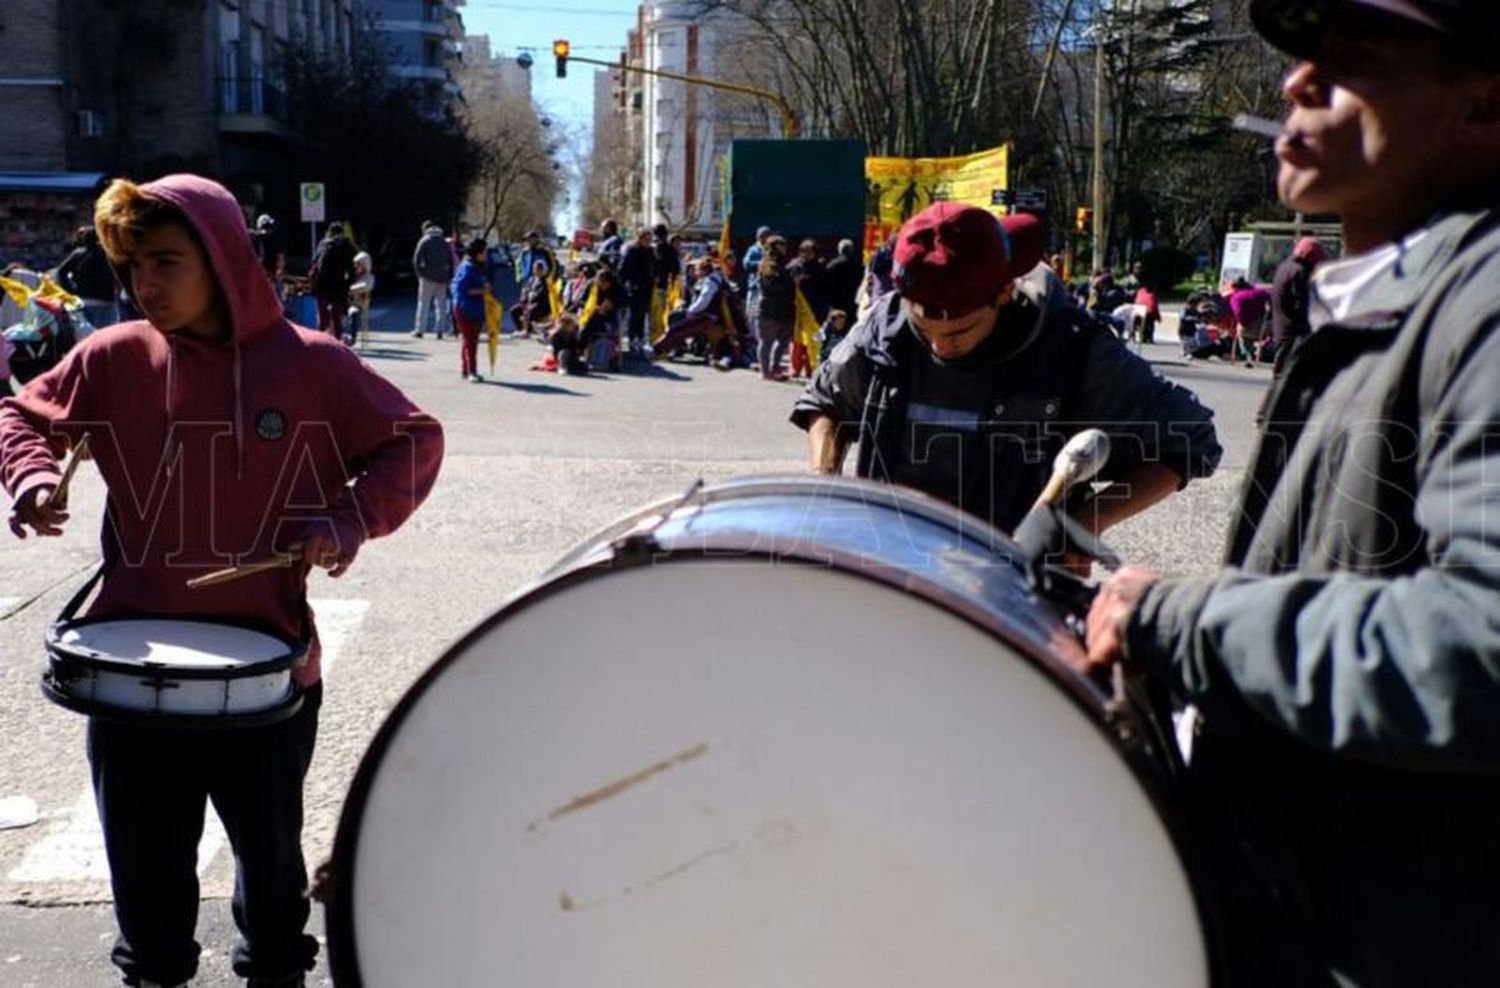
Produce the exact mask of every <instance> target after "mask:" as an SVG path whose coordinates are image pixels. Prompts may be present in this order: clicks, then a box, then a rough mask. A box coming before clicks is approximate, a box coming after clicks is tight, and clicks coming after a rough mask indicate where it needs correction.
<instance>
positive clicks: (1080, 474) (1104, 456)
mask: <svg viewBox="0 0 1500 988" xmlns="http://www.w3.org/2000/svg"><path fill="white" fill-rule="evenodd" d="M1107 462H1109V436H1108V435H1107V434H1105V433H1104V432H1103V431H1102V430H1100V429H1084V430H1083V431H1082V432H1080V433H1078V434H1077V435H1075V436H1074V437H1073V438H1072V439H1069V440H1068V443H1067V445H1066V446H1064V447H1063V448H1062V449H1061V450H1060V451H1059V452H1058V454H1057V458H1056V459H1054V460H1053V461H1052V476H1051V477H1049V478H1047V486H1046V487H1044V488H1042V493H1041V494H1039V495H1037V499H1036V503H1035V504H1033V505H1032V506H1031V510H1032V511H1035V510H1036V509H1038V508H1041V507H1044V506H1049V505H1055V504H1059V503H1061V501H1062V499H1063V496H1064V495H1065V494H1067V493H1068V488H1070V487H1072V486H1073V485H1074V484H1081V483H1083V482H1084V481H1087V480H1092V479H1093V478H1094V475H1095V474H1097V473H1098V472H1099V471H1100V470H1102V469H1104V464H1105V463H1107Z"/></svg>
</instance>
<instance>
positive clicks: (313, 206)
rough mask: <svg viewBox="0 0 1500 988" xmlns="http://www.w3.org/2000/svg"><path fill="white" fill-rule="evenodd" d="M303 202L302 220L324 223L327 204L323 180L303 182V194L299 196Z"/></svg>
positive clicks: (299, 199)
mask: <svg viewBox="0 0 1500 988" xmlns="http://www.w3.org/2000/svg"><path fill="white" fill-rule="evenodd" d="M297 200H298V202H300V203H301V204H302V222H304V223H322V222H323V221H324V220H325V219H326V217H325V216H324V215H323V207H324V206H325V205H326V203H325V202H324V198H323V183H322V182H303V183H302V194H301V195H300V196H298V197H297Z"/></svg>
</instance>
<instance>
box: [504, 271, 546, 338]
mask: <svg viewBox="0 0 1500 988" xmlns="http://www.w3.org/2000/svg"><path fill="white" fill-rule="evenodd" d="M552 317H553V312H552V294H551V292H550V291H548V289H547V265H546V263H545V262H543V261H540V260H538V261H535V262H533V263H532V267H531V277H529V278H527V279H526V284H525V286H524V287H523V288H522V289H521V299H520V301H518V302H517V303H516V304H515V305H513V306H511V307H510V318H511V321H512V322H514V323H515V324H516V328H517V329H519V330H520V331H521V335H522V336H530V335H531V334H532V332H533V331H534V330H536V329H539V328H540V327H541V325H542V324H544V323H546V322H547V321H548V320H550V319H551V318H552Z"/></svg>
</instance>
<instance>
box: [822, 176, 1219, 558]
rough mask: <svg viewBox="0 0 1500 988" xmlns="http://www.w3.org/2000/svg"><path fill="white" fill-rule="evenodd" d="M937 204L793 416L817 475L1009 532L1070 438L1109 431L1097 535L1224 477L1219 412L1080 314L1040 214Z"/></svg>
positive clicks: (1095, 505)
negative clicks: (1189, 486) (877, 484)
mask: <svg viewBox="0 0 1500 988" xmlns="http://www.w3.org/2000/svg"><path fill="white" fill-rule="evenodd" d="M1003 224H1004V226H1003V228H1002V225H1001V221H997V220H996V219H995V217H994V216H992V215H991V214H989V213H987V212H985V211H984V210H982V209H978V208H975V207H973V206H963V205H959V204H957V203H946V202H945V203H938V204H936V205H933V206H930V207H929V208H928V209H926V210H924V211H923V212H921V213H919V214H918V215H916V216H914V217H913V218H912V219H911V220H909V221H908V222H907V224H906V225H905V226H904V227H903V228H902V230H901V236H900V239H899V241H898V243H897V245H896V252H895V264H896V269H897V270H898V271H900V272H901V275H900V277H899V287H898V289H897V291H896V292H893V293H891V294H890V295H887V296H886V297H884V298H883V299H881V300H880V301H879V302H878V303H877V304H876V306H875V308H874V309H873V310H871V312H870V314H869V315H868V316H867V317H866V318H865V319H864V320H863V321H862V322H861V323H860V324H859V325H858V326H856V327H855V328H854V329H853V330H852V331H851V332H850V334H849V336H848V337H846V338H845V339H844V341H843V342H842V343H841V344H839V346H838V347H837V348H836V349H835V350H834V352H833V353H832V354H830V355H828V356H827V357H826V358H825V360H824V362H823V363H822V364H821V365H819V367H818V371H817V374H816V375H815V376H814V378H813V380H812V383H811V384H810V385H808V388H807V391H806V392H805V393H804V394H803V395H802V397H801V398H799V399H798V401H797V403H796V406H795V408H794V409H793V412H792V421H793V423H795V424H796V425H798V426H800V427H802V428H804V429H806V430H808V436H809V441H810V451H811V461H812V467H813V469H814V470H817V471H820V472H826V473H837V472H838V471H839V470H840V468H841V465H842V462H843V458H844V453H845V450H846V449H847V448H848V446H849V444H850V443H851V442H853V441H854V440H856V439H857V440H858V441H859V446H860V453H859V463H858V469H857V473H858V474H859V475H860V476H861V477H873V478H876V479H880V480H886V481H889V482H892V483H898V484H904V485H906V486H908V487H914V488H916V489H918V490H921V491H924V492H926V493H928V494H931V495H932V496H933V497H936V498H939V499H941V500H943V501H947V502H948V503H950V504H952V505H954V506H956V507H959V508H962V509H963V510H965V511H967V512H969V513H970V514H973V515H976V516H978V517H979V518H982V519H984V520H985V521H987V522H989V523H990V524H992V525H995V526H996V527H998V528H1001V529H1003V530H1006V531H1010V530H1012V529H1013V528H1014V527H1015V526H1016V524H1017V523H1018V522H1019V521H1020V520H1021V518H1022V517H1023V516H1024V515H1025V514H1026V511H1027V510H1028V509H1029V508H1030V506H1031V505H1032V503H1033V502H1034V501H1035V500H1036V497H1037V495H1038V494H1040V493H1041V491H1042V488H1043V487H1044V486H1045V485H1046V483H1047V479H1048V475H1049V473H1050V469H1051V464H1052V460H1053V458H1054V456H1055V455H1056V454H1057V452H1058V450H1059V449H1060V448H1061V447H1062V445H1063V443H1064V442H1066V441H1067V439H1068V437H1069V436H1070V435H1071V434H1072V433H1074V432H1077V431H1079V430H1082V429H1085V428H1089V427H1097V428H1101V429H1104V430H1106V431H1107V432H1110V433H1112V435H1113V438H1114V439H1115V440H1116V441H1115V442H1114V443H1113V444H1112V445H1113V446H1114V448H1115V449H1116V451H1117V452H1116V454H1115V455H1114V456H1113V457H1112V458H1111V460H1110V462H1109V464H1108V465H1107V466H1106V468H1105V471H1104V473H1103V474H1101V478H1102V479H1105V480H1109V481H1114V482H1115V486H1114V487H1113V488H1112V489H1110V490H1106V491H1105V492H1103V493H1102V494H1101V495H1100V496H1099V497H1098V498H1097V499H1095V500H1094V501H1092V502H1091V503H1089V504H1082V503H1080V504H1079V505H1077V506H1076V512H1077V514H1078V515H1079V516H1080V518H1081V520H1083V521H1084V522H1085V524H1087V525H1089V526H1090V527H1092V528H1093V529H1094V530H1095V531H1100V530H1102V529H1104V528H1106V527H1108V526H1109V525H1112V524H1114V523H1115V522H1118V521H1120V520H1123V519H1124V518H1127V517H1129V516H1131V515H1133V514H1135V513H1137V512H1139V511H1142V510H1144V509H1145V508H1147V507H1149V506H1150V505H1151V504H1153V503H1155V502H1156V501H1158V500H1160V499H1161V498H1163V497H1166V496H1167V495H1168V494H1170V493H1171V492H1173V491H1175V490H1177V489H1179V488H1180V487H1182V486H1183V485H1184V484H1185V483H1186V482H1187V481H1189V480H1191V479H1193V478H1195V477H1203V476H1207V475H1208V474H1210V473H1212V472H1213V470H1214V468H1215V466H1216V465H1217V464H1218V461H1219V456H1220V448H1219V444H1218V440H1217V437H1216V435H1215V433H1214V428H1213V424H1212V418H1213V413H1212V412H1210V411H1209V410H1208V409H1206V408H1204V407H1203V406H1202V405H1200V404H1199V403H1198V401H1197V399H1196V398H1194V397H1193V395H1192V393H1191V392H1189V391H1187V390H1185V389H1183V388H1181V387H1178V386H1176V385H1174V384H1170V383H1168V382H1167V381H1165V380H1163V379H1162V378H1160V377H1158V376H1157V375H1156V374H1155V373H1154V372H1153V371H1152V370H1151V367H1150V365H1149V364H1147V363H1146V362H1145V361H1144V360H1142V359H1141V358H1140V357H1138V356H1136V355H1135V354H1132V353H1130V352H1129V351H1128V350H1127V349H1125V347H1124V346H1123V345H1122V344H1120V342H1119V341H1118V340H1116V339H1115V338H1114V337H1113V336H1112V335H1110V334H1109V333H1108V332H1107V331H1105V330H1101V329H1099V328H1097V326H1096V325H1095V324H1094V322H1093V321H1092V320H1091V319H1088V318H1087V316H1086V315H1084V314H1082V313H1080V312H1079V311H1078V310H1077V309H1075V308H1074V307H1073V306H1072V305H1071V304H1070V303H1069V302H1068V299H1067V297H1066V292H1065V290H1064V289H1063V285H1062V282H1061V281H1059V280H1058V278H1057V276H1056V275H1055V274H1053V273H1052V271H1051V270H1050V269H1049V268H1047V267H1046V266H1045V265H1041V264H1040V261H1041V259H1042V250H1041V247H1042V241H1043V236H1044V235H1043V232H1042V228H1041V224H1040V223H1039V222H1038V221H1037V220H1036V218H1035V217H1032V216H1013V217H1006V219H1005V220H1004V221H1003Z"/></svg>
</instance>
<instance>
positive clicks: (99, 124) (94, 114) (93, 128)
mask: <svg viewBox="0 0 1500 988" xmlns="http://www.w3.org/2000/svg"><path fill="white" fill-rule="evenodd" d="M78 136H79V137H103V136H104V114H102V113H100V112H99V111H98V110H79V111H78Z"/></svg>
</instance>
